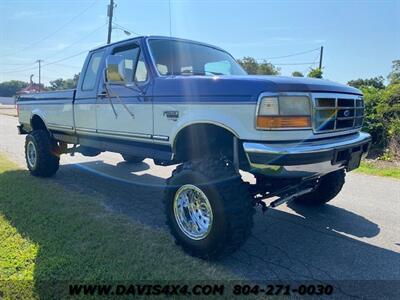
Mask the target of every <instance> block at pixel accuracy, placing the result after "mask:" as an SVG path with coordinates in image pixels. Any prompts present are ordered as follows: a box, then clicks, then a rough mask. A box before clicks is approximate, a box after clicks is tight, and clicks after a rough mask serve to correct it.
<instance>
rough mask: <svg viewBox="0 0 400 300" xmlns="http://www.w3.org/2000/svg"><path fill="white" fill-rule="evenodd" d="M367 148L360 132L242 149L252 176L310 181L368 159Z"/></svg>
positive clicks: (367, 137)
mask: <svg viewBox="0 0 400 300" xmlns="http://www.w3.org/2000/svg"><path fill="white" fill-rule="evenodd" d="M370 144H371V136H370V135H369V134H368V133H364V132H359V133H355V134H351V135H347V136H340V137H335V138H328V139H322V140H311V141H298V142H287V143H284V142H278V143H276V142H268V143H256V142H244V143H243V148H244V151H245V153H246V155H247V159H248V161H249V163H250V166H251V169H252V170H251V171H252V172H255V173H263V174H265V175H271V176H276V177H310V176H315V175H318V174H326V173H329V172H332V171H335V170H337V169H340V168H348V167H349V164H352V163H353V162H354V160H355V159H356V158H357V156H359V157H360V156H366V155H367V153H368V150H369V147H370ZM356 167H357V166H356ZM353 168H354V166H352V167H351V168H350V169H353Z"/></svg>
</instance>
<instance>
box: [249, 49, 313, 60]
mask: <svg viewBox="0 0 400 300" xmlns="http://www.w3.org/2000/svg"><path fill="white" fill-rule="evenodd" d="M319 49H320V48H319V47H318V48H314V49H310V50H307V51H302V52H297V53H292V54H288V55H282V56H273V57H267V58H256V60H270V59H281V58H287V57H292V56H297V55H302V54H306V53H310V52H314V51H317V50H319Z"/></svg>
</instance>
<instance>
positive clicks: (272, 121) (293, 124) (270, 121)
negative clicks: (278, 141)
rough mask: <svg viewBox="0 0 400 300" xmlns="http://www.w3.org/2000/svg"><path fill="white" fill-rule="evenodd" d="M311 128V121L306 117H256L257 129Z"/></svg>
mask: <svg viewBox="0 0 400 300" xmlns="http://www.w3.org/2000/svg"><path fill="white" fill-rule="evenodd" d="M307 127H311V119H310V117H307V116H284V117H282V116H258V117H257V128H262V129H276V128H307Z"/></svg>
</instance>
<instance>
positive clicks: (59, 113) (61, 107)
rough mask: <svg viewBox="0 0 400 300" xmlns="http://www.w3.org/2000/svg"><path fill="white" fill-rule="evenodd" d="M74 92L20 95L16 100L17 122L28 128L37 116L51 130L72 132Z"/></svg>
mask: <svg viewBox="0 0 400 300" xmlns="http://www.w3.org/2000/svg"><path fill="white" fill-rule="evenodd" d="M74 97H75V90H65V91H51V92H42V93H33V94H27V95H21V96H20V97H19V99H18V102H17V104H18V112H19V121H20V123H21V124H22V125H23V126H24V127H25V128H30V127H31V124H32V116H33V115H37V116H39V117H41V119H42V120H43V121H44V122H45V123H46V127H47V128H48V129H51V130H62V131H73V129H74V111H73V102H74Z"/></svg>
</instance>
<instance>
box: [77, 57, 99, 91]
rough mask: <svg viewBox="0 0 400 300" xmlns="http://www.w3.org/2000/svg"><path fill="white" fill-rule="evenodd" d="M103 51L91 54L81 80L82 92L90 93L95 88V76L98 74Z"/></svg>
mask: <svg viewBox="0 0 400 300" xmlns="http://www.w3.org/2000/svg"><path fill="white" fill-rule="evenodd" d="M102 57H103V51H100V52H96V53H93V54H92V56H91V57H90V61H89V64H88V66H87V68H86V72H85V77H84V78H83V83H82V91H91V90H93V89H94V88H95V85H96V79H97V74H98V73H99V69H100V64H101V59H102Z"/></svg>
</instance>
